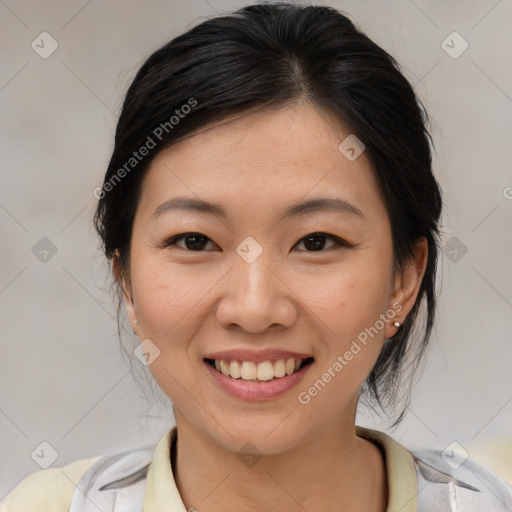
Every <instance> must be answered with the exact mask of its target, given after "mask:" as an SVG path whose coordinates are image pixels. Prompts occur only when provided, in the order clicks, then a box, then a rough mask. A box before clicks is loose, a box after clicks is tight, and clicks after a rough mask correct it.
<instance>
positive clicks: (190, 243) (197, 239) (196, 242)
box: [164, 233, 213, 252]
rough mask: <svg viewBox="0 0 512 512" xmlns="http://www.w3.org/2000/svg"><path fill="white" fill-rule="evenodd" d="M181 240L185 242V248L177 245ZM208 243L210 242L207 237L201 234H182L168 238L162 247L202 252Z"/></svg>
mask: <svg viewBox="0 0 512 512" xmlns="http://www.w3.org/2000/svg"><path fill="white" fill-rule="evenodd" d="M181 240H185V247H183V246H181V245H178V244H177V242H179V241H181ZM208 241H210V242H212V241H211V240H210V239H209V238H208V237H207V236H204V235H201V233H182V234H180V235H176V236H173V237H172V238H169V240H167V241H166V242H165V244H164V245H165V246H166V247H170V246H173V245H176V246H178V247H180V248H181V249H186V250H189V251H196V252H202V251H203V249H204V247H205V245H207V243H208ZM212 243H213V242H212Z"/></svg>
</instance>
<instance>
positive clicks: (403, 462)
mask: <svg viewBox="0 0 512 512" xmlns="http://www.w3.org/2000/svg"><path fill="white" fill-rule="evenodd" d="M176 435H177V427H176V426H174V427H172V428H171V429H170V430H169V431H168V432H167V433H166V434H165V435H164V436H163V437H162V439H160V441H159V442H158V444H157V446H156V449H155V455H154V457H153V462H152V463H151V465H150V467H149V471H148V475H147V479H146V492H145V494H144V507H143V509H144V512H160V511H161V510H173V511H175V512H187V509H186V508H185V505H184V503H183V500H182V499H181V495H180V493H179V490H178V488H177V486H176V481H175V480H174V475H173V473H172V467H171V460H170V453H171V446H172V444H173V443H174V442H175V440H176ZM356 435H357V436H358V437H362V438H364V439H367V440H368V441H371V442H373V443H374V444H376V445H377V446H378V447H379V448H380V450H381V452H382V454H383V456H384V460H385V464H386V472H387V478H388V489H389V500H388V507H387V509H386V510H387V512H397V511H400V512H417V498H416V494H417V492H418V490H417V481H416V472H415V469H414V460H413V458H412V455H411V454H410V453H409V451H408V450H406V449H405V448H404V447H403V446H402V445H401V444H399V443H397V442H396V441H395V440H394V439H392V438H391V437H389V436H388V435H386V434H384V433H382V432H378V431H376V430H370V429H367V428H363V427H358V426H356Z"/></svg>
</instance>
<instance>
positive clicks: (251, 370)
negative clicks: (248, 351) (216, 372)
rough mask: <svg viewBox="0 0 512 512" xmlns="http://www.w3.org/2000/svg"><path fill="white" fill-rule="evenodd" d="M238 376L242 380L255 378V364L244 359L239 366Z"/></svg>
mask: <svg viewBox="0 0 512 512" xmlns="http://www.w3.org/2000/svg"><path fill="white" fill-rule="evenodd" d="M221 362H222V361H221ZM240 377H242V379H244V380H254V379H255V378H256V364H255V363H253V362H251V361H244V362H243V363H242V367H241V368H240Z"/></svg>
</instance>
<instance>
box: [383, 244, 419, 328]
mask: <svg viewBox="0 0 512 512" xmlns="http://www.w3.org/2000/svg"><path fill="white" fill-rule="evenodd" d="M413 252H414V254H413V256H412V257H411V259H410V260H409V262H408V263H407V264H406V267H405V268H404V269H403V270H402V271H401V272H397V273H396V275H395V282H394V288H393V294H392V296H391V304H395V303H399V304H401V306H402V309H401V310H400V312H399V313H398V312H397V315H396V317H395V318H394V319H393V321H397V322H400V323H401V324H403V323H404V320H405V318H406V317H407V315H408V314H409V311H411V309H412V307H413V306H414V303H415V302H416V298H417V296H418V292H419V290H420V286H421V282H422V280H423V276H424V274H425V269H426V267H427V258H428V242H427V239H426V238H425V237H421V238H419V239H418V240H417V241H416V243H415V245H414V249H413ZM391 304H390V305H391ZM390 331H392V332H390V333H386V334H387V336H386V337H391V336H393V335H394V334H395V333H396V327H394V326H393V324H392V322H391V325H390Z"/></svg>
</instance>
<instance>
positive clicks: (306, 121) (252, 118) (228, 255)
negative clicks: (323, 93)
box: [125, 105, 421, 454]
mask: <svg viewBox="0 0 512 512" xmlns="http://www.w3.org/2000/svg"><path fill="white" fill-rule="evenodd" d="M348 135H350V133H349V132H347V131H343V129H342V128H341V127H339V126H336V125H335V124H334V122H333V121H332V119H330V118H328V117H327V116H326V114H325V113H324V114H322V113H321V112H320V111H319V110H317V109H315V108H313V107H311V106H306V105H297V106H294V107H288V108H282V109H279V110H274V111H267V112H257V113H250V114H245V115H244V116H237V117H235V118H232V119H231V120H230V121H229V122H223V123H221V124H217V125H214V126H213V127H210V128H209V129H207V130H203V131H200V132H199V133H197V134H196V135H194V136H193V137H191V138H189V139H187V140H184V141H182V142H179V143H177V144H175V145H174V146H172V147H170V148H168V149H165V150H163V151H161V152H160V153H158V154H157V155H156V157H155V158H154V160H153V161H152V163H151V165H150V167H149V169H148V171H147V175H146V177H145V180H144V183H143V187H142V192H141V197H140V201H139V204H138V207H137V211H136V215H135V220H134V225H133V234H132V241H131V257H130V283H128V284H127V283H125V299H126V302H127V311H128V315H129V318H130V321H131V323H132V325H133V327H134V328H135V329H136V332H137V334H138V336H139V338H140V339H141V340H150V342H148V341H146V342H145V346H144V351H146V352H149V353H150V356H149V358H150V359H149V362H150V363H151V364H150V370H151V372H152V373H153V375H154V378H155V379H156V381H157V382H158V384H159V386H160V387H161V389H162V390H163V391H164V392H165V393H166V395H167V396H168V397H169V399H170V400H171V401H172V403H173V404H174V412H175V415H176V421H177V422H178V426H179V424H180V422H182V423H187V424H188V425H189V426H190V427H191V428H194V429H196V431H198V432H201V433H202V434H203V435H204V436H206V437H207V438H208V439H210V440H212V441H216V442H217V443H219V444H221V445H223V446H224V447H226V448H228V449H230V450H233V451H235V452H236V451H238V450H239V449H240V447H241V446H243V445H244V444H246V443H247V442H251V443H252V444H253V445H255V446H256V447H257V449H258V450H259V452H261V453H268V454H271V453H279V452H282V451H284V450H286V449H289V448H292V447H293V446H298V445H300V443H302V442H304V441H306V440H307V439H308V438H309V439H313V437H314V436H316V435H318V434H319V432H324V433H327V432H328V430H329V429H330V428H332V429H334V428H335V429H339V428H340V425H342V426H343V425H344V426H345V427H346V428H350V427H352V428H353V424H354V415H355V408H356V404H357V399H358V392H359V388H360V386H361V384H362V383H363V381H364V380H365V379H366V377H367V375H368V374H369V372H370V370H371V368H372V367H373V365H374V363H375V361H376V359H377V357H378V355H379V352H380V350H381V346H382V343H383V340H384V339H385V338H389V337H391V336H392V335H393V334H395V332H396V327H394V326H393V322H394V321H396V320H398V321H400V322H402V321H403V319H404V317H405V316H406V313H407V312H408V311H409V310H410V308H411V307H412V305H413V303H414V299H415V296H416V292H417V286H419V280H420V278H421V276H418V275H416V274H414V272H413V274H411V275H412V277H411V278H410V279H405V280H404V279H403V278H401V277H400V276H398V275H397V276H395V275H394V274H393V252H392V238H391V229H390V222H389V218H388V215H387V212H386V208H385V206H384V203H383V201H382V199H381V197H380V196H379V193H378V189H377V186H376V182H375V179H374V176H373V174H372V171H371V168H370V166H369V163H368V161H367V160H366V158H365V154H364V152H363V153H362V154H361V155H360V156H359V157H358V158H356V159H355V160H353V161H351V160H349V159H348V158H347V157H346V156H345V155H344V154H343V153H342V152H341V151H340V149H339V148H338V147H339V145H340V143H341V142H342V141H343V140H344V139H345V138H346V137H347V136H348ZM355 149H356V150H357V149H359V148H355ZM351 153H352V152H350V151H349V152H348V153H347V154H348V155H349V156H351V157H352V154H351ZM176 198H187V199H190V200H194V201H205V202H208V203H213V204H214V205H216V206H217V207H218V208H219V209H222V211H223V214H221V213H219V212H220V210H218V211H217V210H216V211H215V212H214V213H211V212H210V211H208V209H207V208H201V209H198V210H192V209H190V208H185V207H183V208H172V204H171V203H169V201H172V200H174V199H176ZM313 199H330V200H332V201H333V202H334V201H339V204H338V206H337V207H331V208H327V207H318V208H313V207H311V208H303V209H302V210H301V209H296V211H295V212H293V211H292V213H289V214H288V215H285V212H287V211H288V210H289V209H290V208H292V207H294V206H297V205H298V204H302V203H306V202H309V201H312V200H313ZM183 233H195V234H196V237H195V238H194V237H193V236H192V237H189V238H186V237H185V238H181V239H177V240H175V242H174V245H169V244H168V241H169V240H170V239H171V238H172V237H176V236H177V235H181V234H183ZM312 233H322V234H324V236H323V237H322V235H318V234H317V235H316V237H308V235H311V234H312ZM169 243H170V242H169ZM135 319H137V320H138V324H136V325H135V323H134V321H135ZM148 343H149V344H148ZM156 347H157V348H156ZM158 351H159V353H158ZM228 351H230V352H231V353H226V354H220V353H221V352H228ZM294 354H295V355H296V356H297V358H299V359H304V358H306V357H312V358H314V360H313V362H312V363H310V364H308V365H307V366H306V367H305V368H304V369H302V370H301V371H299V372H297V373H293V374H292V375H287V374H286V362H287V360H288V359H291V358H292V357H293V355H294ZM155 356H156V357H155ZM214 356H217V357H214ZM205 358H214V359H217V363H218V364H220V359H224V360H225V361H226V363H222V364H223V368H221V371H222V369H224V370H226V368H229V369H230V370H231V371H232V372H233V374H234V375H235V376H236V375H237V363H234V364H232V363H231V361H232V360H233V361H238V366H239V367H240V368H239V369H240V371H241V372H242V375H244V376H246V378H247V379H251V378H252V379H254V378H255V377H258V378H260V377H261V379H268V378H272V370H274V371H275V374H276V375H281V374H282V373H283V371H284V373H285V375H286V376H285V377H279V376H274V377H273V378H272V380H270V381H264V382H259V381H253V382H247V381H245V380H242V379H241V378H239V379H237V380H236V381H235V380H234V379H233V378H232V377H230V376H225V375H223V374H222V373H221V372H219V371H217V370H216V369H214V368H213V367H212V366H210V364H209V363H208V362H207V361H205ZM278 360H282V361H283V362H282V363H281V362H279V361H278ZM244 361H245V363H244ZM265 361H269V362H266V363H265ZM259 363H263V364H262V365H261V368H259V367H258V365H259ZM283 365H284V370H283ZM292 366H293V362H292V363H288V371H290V368H292ZM293 369H294V367H293ZM251 372H255V373H251ZM258 372H260V373H258ZM268 372H270V373H268ZM281 379H282V380H281ZM315 383H316V384H315ZM338 431H339V430H338Z"/></svg>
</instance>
